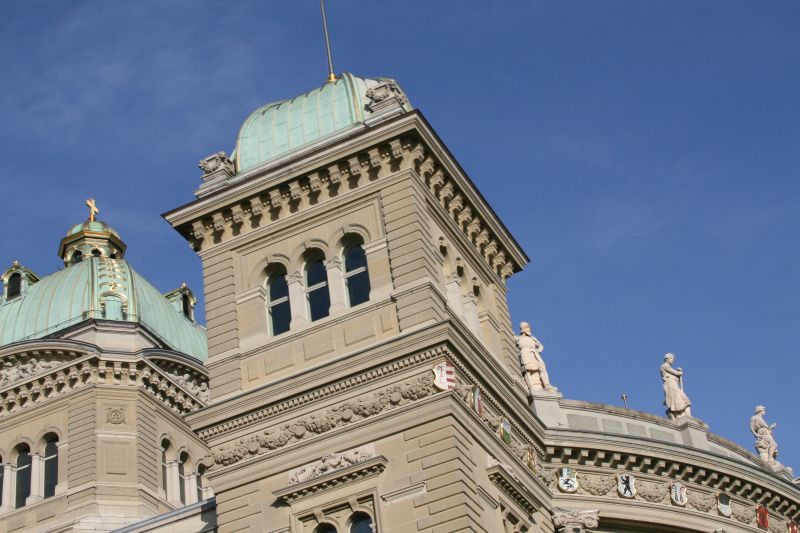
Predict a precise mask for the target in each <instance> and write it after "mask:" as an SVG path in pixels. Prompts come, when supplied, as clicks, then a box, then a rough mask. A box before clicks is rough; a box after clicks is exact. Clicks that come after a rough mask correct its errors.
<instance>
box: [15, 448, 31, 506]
mask: <svg viewBox="0 0 800 533" xmlns="http://www.w3.org/2000/svg"><path fill="white" fill-rule="evenodd" d="M31 463H32V457H31V449H30V447H29V446H28V445H27V444H20V445H19V446H17V464H16V472H15V474H16V491H15V494H14V507H25V503H26V502H27V500H28V496H30V495H31Z"/></svg>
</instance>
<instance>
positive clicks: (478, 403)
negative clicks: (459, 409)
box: [472, 385, 483, 416]
mask: <svg viewBox="0 0 800 533" xmlns="http://www.w3.org/2000/svg"><path fill="white" fill-rule="evenodd" d="M472 410H473V411H475V412H476V413H478V416H483V398H481V389H479V388H478V386H477V385H473V386H472Z"/></svg>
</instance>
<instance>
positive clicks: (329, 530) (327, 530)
mask: <svg viewBox="0 0 800 533" xmlns="http://www.w3.org/2000/svg"><path fill="white" fill-rule="evenodd" d="M314 533H336V527H335V526H333V525H331V524H320V525H318V526H317V527H316V529H314Z"/></svg>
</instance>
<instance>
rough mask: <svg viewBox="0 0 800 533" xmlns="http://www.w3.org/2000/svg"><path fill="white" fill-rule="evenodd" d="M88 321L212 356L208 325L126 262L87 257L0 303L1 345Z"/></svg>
mask: <svg viewBox="0 0 800 533" xmlns="http://www.w3.org/2000/svg"><path fill="white" fill-rule="evenodd" d="M93 224H96V222H94V223H93ZM79 226H80V225H79ZM73 229H74V228H73ZM87 319H101V320H103V319H104V320H116V321H122V322H132V323H139V324H141V325H142V326H144V328H146V329H147V330H148V331H150V332H151V333H152V334H154V335H155V336H156V337H158V339H159V340H160V341H161V342H162V343H163V344H164V345H166V346H167V347H169V348H171V349H173V350H175V351H178V352H182V353H185V354H187V355H191V356H193V357H195V358H197V359H199V360H201V361H204V360H205V359H206V357H207V354H208V348H207V344H206V334H205V330H204V329H203V328H202V327H200V326H198V325H197V324H195V323H194V322H193V321H192V320H190V319H189V318H187V317H185V316H184V315H183V314H182V313H181V312H180V311H178V310H177V309H176V307H175V306H174V305H173V304H172V303H171V302H170V301H169V300H167V298H165V297H164V296H163V295H162V294H161V293H160V292H159V291H158V289H156V288H155V287H153V286H152V285H151V284H150V283H149V282H148V281H147V280H145V279H144V278H143V277H142V276H141V275H139V274H138V273H137V272H136V271H135V270H133V268H131V266H130V265H129V264H128V263H127V262H126V261H124V260H122V259H111V258H106V257H87V258H85V259H84V260H83V261H80V262H78V263H75V264H73V265H72V266H69V267H67V268H65V269H64V270H61V271H59V272H56V273H54V274H51V275H49V276H46V277H44V278H42V279H41V280H39V281H38V282H36V283H33V284H31V285H29V286H27V288H26V290H25V291H24V292H23V294H22V295H21V296H19V297H17V298H13V299H9V300H7V301H3V302H0V346H4V345H6V344H10V343H14V342H19V341H24V340H30V339H39V338H43V337H47V336H49V335H53V334H55V333H57V332H59V331H61V330H63V329H65V328H68V327H70V326H72V325H74V324H78V323H79V322H82V321H84V320H87Z"/></svg>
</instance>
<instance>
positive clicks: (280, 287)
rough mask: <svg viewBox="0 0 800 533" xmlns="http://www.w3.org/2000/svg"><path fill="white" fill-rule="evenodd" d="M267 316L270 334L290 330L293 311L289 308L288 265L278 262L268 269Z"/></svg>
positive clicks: (278, 333)
mask: <svg viewBox="0 0 800 533" xmlns="http://www.w3.org/2000/svg"><path fill="white" fill-rule="evenodd" d="M267 317H268V321H269V330H270V331H269V332H270V335H280V334H281V333H285V332H287V331H289V324H290V322H291V320H292V312H291V309H290V308H289V285H288V284H287V282H286V267H285V266H283V265H281V264H279V263H276V264H274V265H272V266H270V267H269V269H268V271H267Z"/></svg>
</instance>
